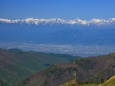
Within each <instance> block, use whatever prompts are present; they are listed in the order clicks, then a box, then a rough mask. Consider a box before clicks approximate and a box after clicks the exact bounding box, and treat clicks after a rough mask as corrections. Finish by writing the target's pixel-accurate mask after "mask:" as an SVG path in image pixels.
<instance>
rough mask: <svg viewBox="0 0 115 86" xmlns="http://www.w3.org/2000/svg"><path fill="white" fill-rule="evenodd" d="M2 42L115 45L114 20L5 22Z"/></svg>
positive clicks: (2, 21)
mask: <svg viewBox="0 0 115 86" xmlns="http://www.w3.org/2000/svg"><path fill="white" fill-rule="evenodd" d="M0 41H2V42H4V41H6V42H34V43H40V44H83V45H92V44H93V45H98V44H99V45H115V18H111V19H108V20H105V19H95V18H94V19H91V20H89V21H88V20H81V19H79V18H77V19H73V20H64V19H60V18H52V19H34V18H27V19H16V20H10V19H3V18H0Z"/></svg>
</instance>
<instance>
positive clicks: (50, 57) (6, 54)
mask: <svg viewBox="0 0 115 86" xmlns="http://www.w3.org/2000/svg"><path fill="white" fill-rule="evenodd" d="M75 58H77V57H74V56H69V55H61V54H45V53H37V52H25V51H21V50H19V49H9V50H3V49H0V78H1V79H3V80H5V81H7V82H8V83H10V84H11V83H14V82H16V81H17V80H19V79H21V78H25V77H27V76H29V75H31V74H33V73H35V72H37V71H40V70H42V69H43V68H45V67H47V66H50V65H52V64H56V63H63V62H67V61H70V60H72V59H75Z"/></svg>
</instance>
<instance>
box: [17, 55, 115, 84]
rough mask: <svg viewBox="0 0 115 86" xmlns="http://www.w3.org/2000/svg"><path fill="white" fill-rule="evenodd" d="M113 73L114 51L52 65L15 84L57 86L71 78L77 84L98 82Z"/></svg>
mask: <svg viewBox="0 0 115 86" xmlns="http://www.w3.org/2000/svg"><path fill="white" fill-rule="evenodd" d="M113 75H115V53H111V54H108V55H104V56H98V57H89V58H79V59H77V60H74V61H72V62H69V63H64V64H57V65H52V66H50V67H48V68H46V69H44V70H42V71H40V72H38V73H36V74H34V75H32V76H30V77H28V78H26V79H25V80H22V81H20V82H19V83H17V85H15V86H20V85H22V86H58V85H61V84H63V83H65V82H67V81H70V80H72V79H75V80H76V81H77V83H79V84H87V83H93V84H100V83H103V82H104V81H106V80H107V79H108V78H110V77H112V76H113Z"/></svg>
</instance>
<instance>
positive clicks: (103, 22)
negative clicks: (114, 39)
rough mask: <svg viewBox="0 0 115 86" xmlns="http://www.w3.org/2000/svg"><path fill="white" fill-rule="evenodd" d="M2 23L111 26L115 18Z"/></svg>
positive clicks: (27, 19) (17, 20) (24, 20)
mask: <svg viewBox="0 0 115 86" xmlns="http://www.w3.org/2000/svg"><path fill="white" fill-rule="evenodd" d="M0 22H5V23H26V24H35V25H39V24H43V25H45V24H51V25H52V24H70V25H74V24H81V25H88V26H89V25H91V24H96V25H110V24H113V23H115V18H111V19H108V20H105V19H96V18H94V19H92V20H89V21H88V20H82V19H79V18H76V19H73V20H64V19H60V18H51V19H34V18H26V19H16V20H10V19H4V18H0Z"/></svg>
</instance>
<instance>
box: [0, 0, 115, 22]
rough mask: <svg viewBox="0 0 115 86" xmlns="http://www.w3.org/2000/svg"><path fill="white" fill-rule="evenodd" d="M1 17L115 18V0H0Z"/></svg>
mask: <svg viewBox="0 0 115 86" xmlns="http://www.w3.org/2000/svg"><path fill="white" fill-rule="evenodd" d="M0 18H8V19H24V18H47V19H48V18H62V19H75V18H80V19H86V20H90V19H93V18H99V19H109V18H115V0H0Z"/></svg>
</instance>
